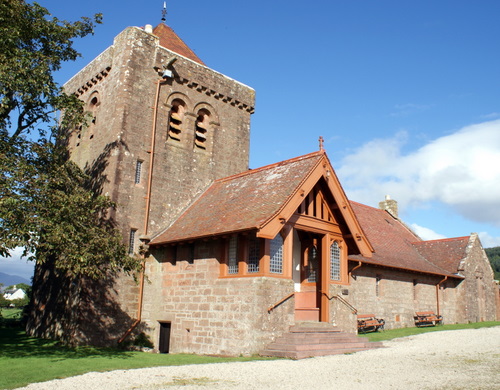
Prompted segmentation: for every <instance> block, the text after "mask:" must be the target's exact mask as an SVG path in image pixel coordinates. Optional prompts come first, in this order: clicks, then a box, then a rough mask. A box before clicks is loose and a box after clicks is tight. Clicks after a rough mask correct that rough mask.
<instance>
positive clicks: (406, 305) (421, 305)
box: [345, 264, 458, 329]
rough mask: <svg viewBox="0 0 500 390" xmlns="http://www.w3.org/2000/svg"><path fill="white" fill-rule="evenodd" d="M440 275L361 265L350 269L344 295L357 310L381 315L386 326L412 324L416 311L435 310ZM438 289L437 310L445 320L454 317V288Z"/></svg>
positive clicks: (407, 325)
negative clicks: (346, 294)
mask: <svg viewBox="0 0 500 390" xmlns="http://www.w3.org/2000/svg"><path fill="white" fill-rule="evenodd" d="M442 279H443V278H442V277H438V276H431V275H424V274H417V273H410V272H404V271H398V270H392V269H389V268H386V269H384V268H380V267H373V266H370V265H366V264H365V265H363V266H362V267H361V268H358V269H357V270H355V271H354V273H353V275H352V277H351V280H350V282H351V284H350V286H349V287H348V288H347V289H348V291H349V295H348V296H346V297H345V299H346V300H348V301H349V302H350V303H351V304H352V305H353V306H354V307H355V308H356V309H357V310H358V313H359V314H374V315H375V316H377V317H379V318H383V319H384V320H385V322H386V329H393V328H404V327H412V326H414V320H413V316H414V315H415V312H416V311H434V312H435V313H437V312H438V302H437V297H436V294H437V292H436V285H437V284H438V283H439V282H440V281H441V280H442ZM452 283H453V282H451V281H449V282H448V285H447V286H448V288H440V290H439V312H440V313H441V314H442V315H443V317H445V322H447V323H455V322H457V321H458V317H457V313H456V310H455V305H456V301H457V298H456V291H455V289H453V288H450V287H451V284H452Z"/></svg>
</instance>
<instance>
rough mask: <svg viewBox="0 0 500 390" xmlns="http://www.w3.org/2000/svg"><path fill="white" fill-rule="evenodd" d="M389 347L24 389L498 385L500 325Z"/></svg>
mask: <svg viewBox="0 0 500 390" xmlns="http://www.w3.org/2000/svg"><path fill="white" fill-rule="evenodd" d="M384 345H385V346H386V348H381V349H376V350H370V351H363V352H357V353H355V354H351V355H336V356H326V357H317V358H310V359H303V360H296V361H293V360H273V361H256V362H246V363H217V364H201V365H191V366H178V367H155V368H144V369H136V370H128V371H124V370H120V371H111V372H103V373H96V372H91V373H88V374H84V375H80V376H76V377H72V378H67V379H58V380H53V381H49V382H43V383H37V384H31V385H29V386H27V387H23V388H22V389H27V390H28V389H29V390H45V389H46V390H53V389H57V390H65V389H68V390H69V389H71V390H78V389H82V390H84V389H85V390H89V389H105V390H115V389H116V390H118V389H119V390H124V389H151V390H153V389H154V390H158V389H169V390H170V389H183V390H191V389H198V390H199V389H229V390H232V389H235V390H236V389H245V390H248V389H273V390H274V389H303V390H305V389H314V390H322V389H325V390H326V389H328V390H344V389H345V390H357V389H363V390H373V389H384V390H387V389H405V390H406V389H420V390H422V389H450V390H451V389H453V390H459V389H464V390H465V389H467V390H471V389H481V390H486V389H496V390H498V389H500V373H499V371H500V327H495V328H482V329H472V330H456V331H441V332H432V333H426V334H422V335H418V336H411V337H405V338H401V339H395V340H392V341H387V342H385V343H384Z"/></svg>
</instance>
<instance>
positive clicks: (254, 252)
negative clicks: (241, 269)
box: [247, 237, 260, 274]
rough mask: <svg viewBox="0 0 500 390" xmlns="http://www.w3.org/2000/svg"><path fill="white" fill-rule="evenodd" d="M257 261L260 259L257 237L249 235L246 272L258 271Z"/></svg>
mask: <svg viewBox="0 0 500 390" xmlns="http://www.w3.org/2000/svg"><path fill="white" fill-rule="evenodd" d="M259 261H260V242H259V239H258V238H257V237H250V238H249V240H248V261H247V272H248V273H249V274H250V273H256V272H259Z"/></svg>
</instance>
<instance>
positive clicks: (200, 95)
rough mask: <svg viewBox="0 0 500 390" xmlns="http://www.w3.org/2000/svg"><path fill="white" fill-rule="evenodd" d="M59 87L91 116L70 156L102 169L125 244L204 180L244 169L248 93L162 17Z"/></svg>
mask: <svg viewBox="0 0 500 390" xmlns="http://www.w3.org/2000/svg"><path fill="white" fill-rule="evenodd" d="M65 89H66V91H67V92H72V93H76V94H77V95H78V97H79V98H80V99H81V100H83V101H84V102H85V103H86V105H87V110H88V111H89V112H90V113H91V114H92V120H91V123H90V126H88V127H87V128H82V129H80V131H78V132H76V133H75V136H74V137H73V139H72V140H71V142H70V149H71V156H72V159H73V160H74V161H76V162H77V163H78V164H79V165H80V166H82V167H88V168H91V169H92V171H93V172H99V173H100V174H102V175H104V176H103V180H102V181H103V191H104V192H107V193H108V195H109V196H110V197H111V199H112V200H113V201H115V202H117V204H118V210H117V213H116V216H115V219H116V221H117V222H118V223H119V224H120V226H121V227H122V229H123V230H124V232H126V233H127V234H126V237H127V239H128V240H129V241H130V244H131V245H132V248H133V249H134V250H137V246H138V241H137V239H138V238H139V237H140V236H142V235H145V234H151V233H155V232H158V230H159V229H163V228H165V227H167V226H168V225H169V223H170V222H171V221H172V220H173V219H174V218H175V217H176V216H177V215H178V214H179V212H180V211H181V210H183V209H184V208H185V207H186V206H187V205H188V204H190V202H191V201H192V200H193V198H194V197H196V196H197V194H199V193H200V192H201V191H203V190H204V189H205V188H206V187H207V186H208V184H210V183H211V182H212V181H213V180H215V179H217V178H221V177H225V176H229V175H232V174H235V173H239V172H242V171H244V170H246V169H248V155H249V139H250V114H251V113H252V112H253V106H254V99H255V96H254V90H253V89H251V88H249V87H247V86H245V85H243V84H241V83H239V82H237V81H234V80H232V79H230V78H228V77H226V76H224V75H222V74H220V73H217V72H216V71H214V70H212V69H210V68H208V67H207V66H205V64H204V63H203V62H202V61H201V60H200V59H199V58H198V57H197V56H196V54H194V53H193V52H192V51H191V49H189V47H187V46H186V44H185V43H184V42H183V41H182V40H181V39H180V38H179V37H178V36H177V35H176V34H175V32H174V31H173V30H172V29H171V28H170V27H168V26H167V25H165V24H163V23H162V24H160V25H158V26H157V27H156V28H155V29H154V30H153V29H152V28H151V26H146V27H145V28H144V29H142V28H136V27H129V28H127V29H126V30H124V31H123V32H122V33H120V34H119V35H118V36H117V37H116V38H115V41H114V44H113V45H112V46H111V47H109V48H108V49H107V50H106V51H104V52H103V53H102V54H101V55H100V56H99V57H97V58H96V59H95V60H94V61H92V62H91V63H90V64H89V65H88V66H87V67H85V68H84V69H83V70H81V71H80V72H79V73H78V74H77V75H75V76H74V77H73V78H72V79H71V80H70V81H69V82H68V83H67V84H66V85H65ZM102 164H105V165H106V166H105V168H104V166H102ZM100 165H101V166H100ZM130 232H132V234H130Z"/></svg>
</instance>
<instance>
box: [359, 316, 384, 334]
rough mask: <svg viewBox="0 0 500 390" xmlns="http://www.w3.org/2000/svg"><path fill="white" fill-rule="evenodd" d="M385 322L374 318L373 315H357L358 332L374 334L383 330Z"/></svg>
mask: <svg viewBox="0 0 500 390" xmlns="http://www.w3.org/2000/svg"><path fill="white" fill-rule="evenodd" d="M384 325H385V321H384V320H383V319H381V318H375V315H374V314H358V332H361V333H366V332H376V331H377V330H379V329H384Z"/></svg>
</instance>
